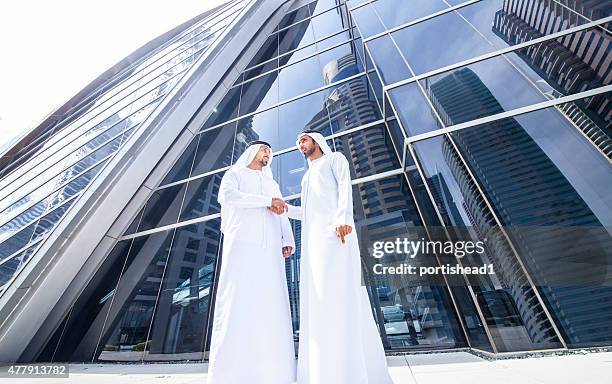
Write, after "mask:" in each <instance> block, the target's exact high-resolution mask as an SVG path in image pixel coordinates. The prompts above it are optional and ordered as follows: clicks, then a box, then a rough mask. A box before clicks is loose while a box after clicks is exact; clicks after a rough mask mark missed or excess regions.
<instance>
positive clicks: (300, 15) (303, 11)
mask: <svg viewBox="0 0 612 384" xmlns="http://www.w3.org/2000/svg"><path fill="white" fill-rule="evenodd" d="M309 16H310V11H309V10H308V5H304V6H302V7H300V8H298V9H296V10H294V11H291V12H288V13H287V14H286V15H285V16H284V17H283V18H282V20H281V21H280V23H278V28H279V29H282V28H285V27H288V26H290V25H291V24H295V23H297V22H298V21H300V20H304V19H305V18H307V17H309Z"/></svg>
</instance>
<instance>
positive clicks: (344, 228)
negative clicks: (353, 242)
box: [336, 225, 353, 244]
mask: <svg viewBox="0 0 612 384" xmlns="http://www.w3.org/2000/svg"><path fill="white" fill-rule="evenodd" d="M351 232H353V227H351V226H350V225H340V226H338V228H336V235H338V237H339V238H340V240H342V244H344V243H345V241H344V236H347V235H348V234H349V233H351Z"/></svg>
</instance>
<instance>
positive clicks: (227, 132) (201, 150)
mask: <svg viewBox="0 0 612 384" xmlns="http://www.w3.org/2000/svg"><path fill="white" fill-rule="evenodd" d="M235 134H236V123H230V124H227V125H224V126H222V127H221V128H216V129H213V130H212V131H206V132H203V133H200V135H199V137H200V138H199V140H200V141H199V143H198V151H197V152H196V155H195V161H194V163H193V170H192V171H191V176H196V175H201V174H202V173H206V172H209V171H212V170H215V169H219V168H223V167H226V166H228V165H230V163H231V161H232V151H233V148H234V135H235Z"/></svg>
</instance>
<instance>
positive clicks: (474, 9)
mask: <svg viewBox="0 0 612 384" xmlns="http://www.w3.org/2000/svg"><path fill="white" fill-rule="evenodd" d="M513 4H514V3H513V2H508V1H501V0H484V1H480V2H477V3H475V4H472V5H469V6H467V7H463V8H461V9H459V10H458V11H453V12H449V13H445V14H443V15H440V16H438V17H435V18H433V19H429V20H427V21H425V22H422V23H418V24H416V25H413V26H410V27H407V28H404V29H402V30H400V31H397V32H394V33H393V34H392V36H393V37H394V38H395V40H396V42H397V43H398V45H399V46H400V49H401V50H402V52H403V53H404V56H405V57H406V59H407V60H408V64H410V66H411V67H412V69H413V70H414V72H415V73H417V74H419V73H423V72H427V71H430V70H433V69H436V68H440V67H444V66H446V65H449V64H453V63H456V62H459V61H462V60H465V59H468V58H471V57H476V56H480V55H482V54H484V53H487V52H491V51H494V50H497V49H500V48H505V47H507V46H508V45H509V44H508V42H506V41H505V40H504V39H503V38H500V37H499V36H500V30H502V29H503V30H504V33H508V34H510V35H512V38H513V40H512V41H510V44H516V43H519V42H525V41H529V40H532V39H534V38H537V37H540V36H543V35H548V34H550V33H554V32H558V31H560V30H564V29H567V28H569V27H571V26H572V25H570V24H569V23H568V22H567V21H564V20H563V17H564V16H563V15H555V14H554V13H553V14H551V12H550V9H547V8H546V6H544V5H541V6H540V5H538V7H537V11H536V12H535V13H533V17H530V15H532V13H531V12H529V11H527V12H523V11H524V10H525V8H524V7H521V8H520V9H519V10H518V11H517V10H514V11H511V10H510V9H509V8H510V7H512V6H513ZM558 9H559V10H560V9H562V8H561V7H559V8H558ZM513 12H518V13H517V14H515V13H513ZM563 14H565V15H566V14H567V11H565V12H563ZM528 17H529V21H528V22H525V21H524V20H522V19H524V18H528ZM530 25H536V26H537V28H535V27H531V26H530ZM475 28H476V29H475ZM448 31H453V33H452V34H449V33H448ZM510 35H509V36H510Z"/></svg>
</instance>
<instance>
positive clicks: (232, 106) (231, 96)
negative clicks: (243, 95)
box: [202, 86, 242, 129]
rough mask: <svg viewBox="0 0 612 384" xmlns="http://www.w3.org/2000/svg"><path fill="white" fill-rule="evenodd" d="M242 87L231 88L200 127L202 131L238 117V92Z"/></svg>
mask: <svg viewBox="0 0 612 384" xmlns="http://www.w3.org/2000/svg"><path fill="white" fill-rule="evenodd" d="M241 89H242V87H241V86H237V87H234V88H231V89H230V90H229V91H228V92H227V94H226V95H225V97H224V98H223V100H222V101H221V102H220V103H219V105H218V106H217V107H216V108H215V109H213V112H212V114H211V115H210V117H209V118H208V120H206V123H204V125H203V126H202V129H205V128H210V127H212V126H215V125H219V124H221V123H224V122H226V121H228V120H231V119H234V118H235V117H236V116H238V106H239V105H240V92H241Z"/></svg>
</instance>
